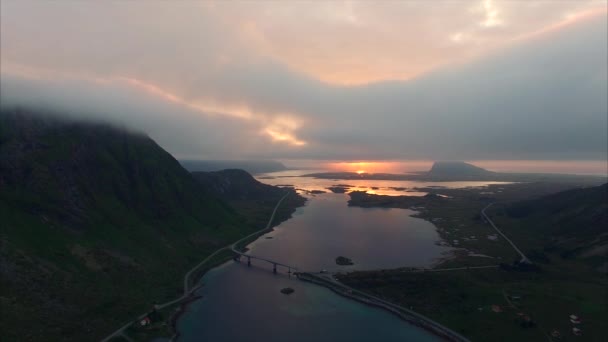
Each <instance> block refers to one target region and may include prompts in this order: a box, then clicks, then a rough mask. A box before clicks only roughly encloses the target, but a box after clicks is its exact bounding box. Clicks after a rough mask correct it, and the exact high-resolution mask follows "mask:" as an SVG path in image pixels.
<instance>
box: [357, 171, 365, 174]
mask: <svg viewBox="0 0 608 342" xmlns="http://www.w3.org/2000/svg"><path fill="white" fill-rule="evenodd" d="M364 173H365V171H364V170H357V174H358V175H361V174H364Z"/></svg>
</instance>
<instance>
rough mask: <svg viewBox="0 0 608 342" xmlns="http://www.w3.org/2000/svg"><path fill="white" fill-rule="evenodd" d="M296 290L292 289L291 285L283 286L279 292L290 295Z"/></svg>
mask: <svg viewBox="0 0 608 342" xmlns="http://www.w3.org/2000/svg"><path fill="white" fill-rule="evenodd" d="M295 291H296V290H294V289H292V288H291V287H285V288H282V289H281V293H282V294H286V295H290V294H292V293H294V292H295Z"/></svg>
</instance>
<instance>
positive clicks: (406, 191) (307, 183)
mask: <svg viewBox="0 0 608 342" xmlns="http://www.w3.org/2000/svg"><path fill="white" fill-rule="evenodd" d="M318 172H327V170H288V171H281V172H272V173H266V174H260V175H257V178H258V180H259V181H260V182H263V183H266V184H271V185H275V186H285V185H290V186H293V187H295V188H296V189H302V190H306V191H312V190H321V191H329V190H328V189H327V188H328V187H330V186H334V185H346V186H345V188H346V191H347V192H350V191H365V192H367V193H370V194H377V195H389V196H424V195H426V194H427V193H426V192H423V191H419V188H425V187H435V188H437V189H438V190H440V189H441V188H450V189H457V188H467V187H484V186H487V185H491V184H511V183H512V182H494V181H457V182H422V181H413V180H372V179H323V178H312V177H302V175H304V174H310V173H318Z"/></svg>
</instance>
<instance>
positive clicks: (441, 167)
mask: <svg viewBox="0 0 608 342" xmlns="http://www.w3.org/2000/svg"><path fill="white" fill-rule="evenodd" d="M303 176H305V177H313V178H321V179H345V180H348V179H369V180H395V181H400V180H416V181H435V182H446V181H499V182H554V183H569V184H573V185H575V186H578V185H598V184H602V183H605V182H606V181H607V180H608V179H607V177H606V176H597V175H570V174H556V173H507V172H493V171H488V170H486V169H483V168H480V167H477V166H475V165H472V164H469V163H465V162H442V161H438V162H435V163H434V164H433V166H432V167H431V169H430V170H429V171H426V172H415V173H407V174H406V173H402V174H394V173H361V174H359V173H355V172H321V173H310V174H306V175H303Z"/></svg>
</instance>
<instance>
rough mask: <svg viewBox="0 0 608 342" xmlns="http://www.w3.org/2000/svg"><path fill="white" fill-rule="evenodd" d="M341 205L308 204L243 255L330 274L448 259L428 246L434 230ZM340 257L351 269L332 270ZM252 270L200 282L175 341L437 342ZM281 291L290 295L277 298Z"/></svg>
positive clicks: (379, 314)
mask: <svg viewBox="0 0 608 342" xmlns="http://www.w3.org/2000/svg"><path fill="white" fill-rule="evenodd" d="M347 200H348V196H347V195H344V194H329V193H328V194H321V195H316V196H312V197H310V199H309V201H308V203H307V205H306V206H305V207H303V208H300V209H298V211H297V212H296V213H295V214H294V217H293V218H292V219H291V220H288V221H286V222H284V223H283V224H281V225H280V226H278V227H277V228H275V231H273V232H271V233H268V234H267V235H265V236H264V237H262V238H260V239H258V240H257V241H256V242H254V243H253V244H251V245H250V246H249V247H250V253H251V254H253V255H257V256H262V257H267V258H271V259H276V260H277V261H282V262H284V263H287V264H290V265H294V266H297V267H298V268H299V269H301V270H310V271H318V270H321V269H327V270H334V271H337V270H351V269H375V268H391V267H399V266H430V265H431V264H432V263H433V262H434V261H436V260H437V259H438V258H440V257H442V256H444V255H445V253H447V252H448V251H449V248H446V247H440V246H437V245H435V242H436V241H438V239H439V237H438V235H437V233H436V231H435V228H434V226H433V225H432V224H430V223H428V222H426V221H423V220H420V219H416V218H413V217H411V216H410V215H411V214H412V213H413V212H412V211H409V210H403V209H376V208H369V209H368V208H355V207H352V208H349V207H348V206H347V203H346V201H347ZM266 237H272V239H266ZM340 255H343V256H346V257H349V258H351V259H352V260H353V261H354V263H355V265H353V266H347V267H345V266H338V265H336V264H335V258H336V257H337V256H340ZM253 264H254V267H251V268H249V267H247V266H246V264H245V263H242V264H241V263H234V262H232V261H231V262H229V263H226V264H224V265H223V266H222V267H220V268H217V269H215V270H213V271H211V272H209V273H208V274H207V275H206V276H205V277H204V279H203V283H204V284H205V286H204V287H203V288H202V289H201V290H199V294H200V295H202V296H203V299H201V300H199V301H197V302H195V303H193V304H192V305H191V306H190V309H189V311H188V313H187V314H186V315H184V316H183V317H182V319H180V321H179V323H178V329H179V331H180V332H181V333H182V337H181V338H180V341H203V340H204V341H242V340H251V341H258V340H263V341H438V340H439V339H438V338H437V337H435V336H433V335H431V334H430V333H428V332H426V331H424V330H422V329H419V328H417V327H415V326H412V325H410V324H408V323H406V322H404V321H402V320H400V319H398V318H397V317H395V316H393V315H392V314H389V313H388V312H385V311H383V310H380V309H377V308H372V307H368V306H365V305H363V304H360V303H358V302H355V301H351V300H348V299H345V298H343V297H341V296H338V295H336V294H334V293H333V292H331V291H329V290H327V289H325V288H322V287H319V286H316V285H312V284H309V283H305V282H301V281H299V280H297V279H295V278H293V277H292V278H290V277H289V276H288V275H286V274H285V273H282V274H278V275H274V274H273V273H272V271H271V269H270V268H269V266H266V265H264V264H262V263H261V262H260V261H253ZM284 287H292V288H294V289H295V293H293V294H291V295H289V296H287V295H284V294H282V293H280V289H281V288H284Z"/></svg>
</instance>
